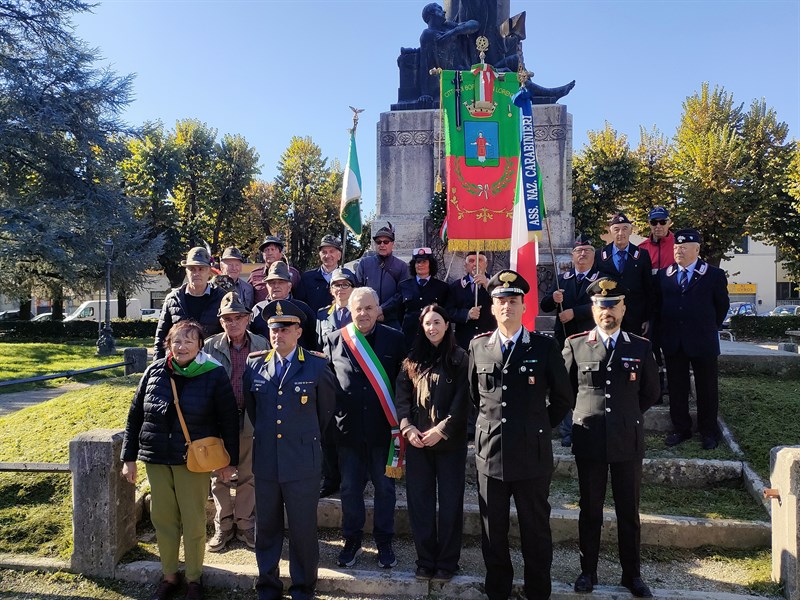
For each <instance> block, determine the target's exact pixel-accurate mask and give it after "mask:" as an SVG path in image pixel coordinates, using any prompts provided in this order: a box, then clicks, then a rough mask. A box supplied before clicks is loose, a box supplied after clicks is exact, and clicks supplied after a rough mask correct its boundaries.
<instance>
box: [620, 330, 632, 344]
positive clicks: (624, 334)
mask: <svg viewBox="0 0 800 600" xmlns="http://www.w3.org/2000/svg"><path fill="white" fill-rule="evenodd" d="M620 333H621V334H622V339H623V340H625V341H626V342H630V341H631V338H630V336H629V335H628V332H627V331H620Z"/></svg>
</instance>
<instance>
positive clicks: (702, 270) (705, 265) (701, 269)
mask: <svg viewBox="0 0 800 600" xmlns="http://www.w3.org/2000/svg"><path fill="white" fill-rule="evenodd" d="M706 271H708V263H703V264H702V265H700V266H698V267H697V268H696V269H695V272H696V273H697V274H699V275H705V274H706Z"/></svg>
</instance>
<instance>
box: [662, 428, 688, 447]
mask: <svg viewBox="0 0 800 600" xmlns="http://www.w3.org/2000/svg"><path fill="white" fill-rule="evenodd" d="M690 439H692V434H691V433H688V432H685V431H673V432H672V433H670V434H669V435H668V436H667V439H665V440H664V443H665V444H666V445H667V446H669V447H670V448H672V447H673V446H677V445H678V444H680V443H683V442H685V441H686V440H690Z"/></svg>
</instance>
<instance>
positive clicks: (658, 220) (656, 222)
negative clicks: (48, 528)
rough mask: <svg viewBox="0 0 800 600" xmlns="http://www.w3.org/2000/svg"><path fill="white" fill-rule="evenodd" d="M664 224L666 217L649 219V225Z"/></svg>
mask: <svg viewBox="0 0 800 600" xmlns="http://www.w3.org/2000/svg"><path fill="white" fill-rule="evenodd" d="M666 224H667V219H652V220H651V221H650V225H652V226H653V227H655V226H656V225H666Z"/></svg>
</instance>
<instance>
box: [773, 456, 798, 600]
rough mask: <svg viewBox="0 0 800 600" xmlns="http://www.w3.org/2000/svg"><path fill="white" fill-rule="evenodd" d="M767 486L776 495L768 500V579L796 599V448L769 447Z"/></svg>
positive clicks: (789, 598) (785, 594)
mask: <svg viewBox="0 0 800 600" xmlns="http://www.w3.org/2000/svg"><path fill="white" fill-rule="evenodd" d="M769 463H770V483H771V485H772V488H773V489H774V490H777V492H778V494H780V496H779V497H778V498H774V499H773V500H772V579H773V581H780V582H781V583H782V584H783V589H784V596H786V598H787V599H788V600H800V569H798V560H799V559H800V554H798V552H800V446H782V447H778V448H773V449H772V452H771V453H770V461H769Z"/></svg>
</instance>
